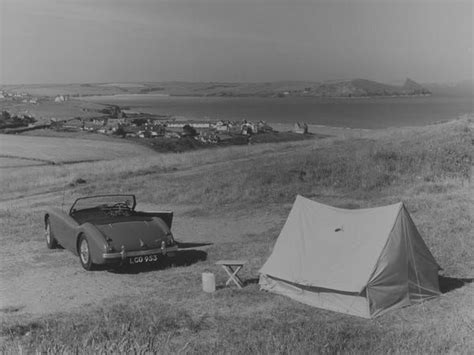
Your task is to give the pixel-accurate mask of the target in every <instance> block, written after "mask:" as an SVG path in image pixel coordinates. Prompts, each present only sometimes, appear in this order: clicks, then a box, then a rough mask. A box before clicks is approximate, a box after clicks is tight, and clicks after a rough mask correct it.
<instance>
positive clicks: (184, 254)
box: [108, 249, 207, 274]
mask: <svg viewBox="0 0 474 355" xmlns="http://www.w3.org/2000/svg"><path fill="white" fill-rule="evenodd" d="M205 260H207V253H206V252H205V251H202V250H194V249H191V250H179V251H178V252H176V254H175V256H173V257H168V256H166V257H162V258H159V259H158V261H156V262H153V263H142V264H134V265H130V264H125V265H121V266H119V267H117V268H114V269H109V270H108V271H109V272H111V273H114V274H140V273H142V272H151V271H159V270H165V269H168V268H171V267H179V266H190V265H193V264H195V263H197V262H199V261H205Z"/></svg>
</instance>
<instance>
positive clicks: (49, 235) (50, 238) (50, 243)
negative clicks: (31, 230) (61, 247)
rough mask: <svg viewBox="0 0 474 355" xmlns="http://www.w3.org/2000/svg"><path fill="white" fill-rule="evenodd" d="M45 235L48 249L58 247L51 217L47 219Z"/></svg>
mask: <svg viewBox="0 0 474 355" xmlns="http://www.w3.org/2000/svg"><path fill="white" fill-rule="evenodd" d="M44 236H45V238H46V246H47V247H48V249H56V248H57V246H58V242H57V241H56V239H55V238H54V235H53V232H52V230H51V222H50V221H49V218H47V219H46V224H45V228H44Z"/></svg>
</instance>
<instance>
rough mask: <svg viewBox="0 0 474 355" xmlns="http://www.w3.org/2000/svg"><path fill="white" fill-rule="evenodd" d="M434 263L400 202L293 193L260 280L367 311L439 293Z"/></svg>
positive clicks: (319, 302) (326, 303)
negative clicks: (342, 200)
mask: <svg viewBox="0 0 474 355" xmlns="http://www.w3.org/2000/svg"><path fill="white" fill-rule="evenodd" d="M439 269H440V267H439V265H438V264H437V262H436V260H435V259H434V257H433V255H432V254H431V253H430V251H429V250H428V247H427V246H426V244H425V243H424V241H423V239H422V238H421V236H420V234H419V233H418V231H417V229H416V227H415V224H414V223H413V221H412V219H411V218H410V215H409V214H408V211H407V210H406V208H405V207H404V205H403V204H402V203H398V204H395V205H390V206H385V207H378V208H368V209H359V210H347V209H341V208H335V207H330V206H326V205H323V204H320V203H317V202H314V201H312V200H309V199H306V198H304V197H301V196H297V198H296V201H295V203H294V205H293V208H292V209H291V212H290V214H289V216H288V219H287V221H286V223H285V225H284V227H283V229H282V231H281V233H280V235H279V237H278V239H277V241H276V244H275V246H274V248H273V252H272V254H271V255H270V257H269V258H268V260H267V261H266V263H265V264H264V265H263V267H262V268H261V269H260V286H261V288H262V289H264V290H268V291H271V292H275V293H278V294H282V295H285V296H288V297H291V298H293V299H295V300H297V301H300V302H303V303H306V304H309V305H312V306H315V307H319V308H324V309H329V310H333V311H337V312H343V313H347V314H352V315H356V316H360V317H364V318H372V317H376V316H379V315H381V314H383V313H385V312H387V311H389V310H392V309H395V308H399V307H404V306H407V305H411V304H413V303H418V302H422V301H424V300H426V299H428V298H431V297H435V296H438V295H439V294H440V291H439V284H438V271H439Z"/></svg>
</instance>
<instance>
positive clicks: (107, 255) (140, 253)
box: [102, 245, 178, 260]
mask: <svg viewBox="0 0 474 355" xmlns="http://www.w3.org/2000/svg"><path fill="white" fill-rule="evenodd" d="M177 250H178V246H177V245H173V246H169V247H166V246H162V247H161V248H156V249H147V250H135V251H126V250H125V249H122V251H121V252H118V253H103V254H102V257H103V258H104V259H105V260H111V259H115V260H116V259H121V260H125V259H127V258H131V257H135V256H146V255H155V254H162V255H166V254H170V253H174V252H176V251H177Z"/></svg>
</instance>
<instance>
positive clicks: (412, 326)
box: [0, 117, 474, 354]
mask: <svg viewBox="0 0 474 355" xmlns="http://www.w3.org/2000/svg"><path fill="white" fill-rule="evenodd" d="M473 128H474V117H470V118H464V119H462V120H457V121H453V122H449V123H445V124H440V125H434V126H429V127H418V128H405V129H393V130H390V131H385V132H380V133H377V134H376V133H373V134H371V135H370V134H369V135H368V137H367V138H346V139H339V138H337V139H323V140H314V141H303V142H293V143H283V144H268V145H266V144H263V145H258V146H250V147H249V146H246V147H231V148H225V149H222V150H212V151H198V152H192V153H183V154H167V155H158V156H156V157H151V158H142V159H132V158H128V159H120V160H114V161H108V162H101V163H87V164H86V163H84V164H79V165H74V166H68V167H66V168H64V169H60V168H59V167H37V168H34V169H36V170H35V174H36V176H38V175H41V178H40V179H34V178H33V177H32V176H31V175H32V173H30V174H27V173H23V174H20V175H19V176H17V178H16V179H15V180H13V179H11V180H9V181H8V185H4V184H2V186H0V192H3V193H7V194H9V195H10V196H11V197H14V196H15V193H16V194H20V193H22V194H25V193H26V194H28V193H29V194H33V193H35V192H38V191H41V192H43V193H44V192H48V191H54V189H56V188H58V186H60V187H62V186H65V185H67V184H68V183H70V182H71V181H74V180H75V179H77V178H78V177H81V178H84V179H85V180H87V182H88V183H87V184H85V185H78V186H70V187H68V188H67V193H68V194H71V195H72V194H74V195H80V194H86V193H96V192H101V193H106V192H116V191H127V192H135V193H136V194H137V195H138V199H139V201H143V202H149V203H156V202H157V201H166V203H167V204H170V205H174V206H177V209H178V210H179V209H180V206H181V207H183V206H185V207H186V208H185V209H184V210H185V211H186V212H185V214H183V215H181V216H179V215H178V218H181V219H178V225H175V228H176V230H177V232H175V233H176V234H177V235H180V234H179V233H178V231H179V232H181V235H182V236H185V235H186V234H185V233H184V231H186V230H187V231H188V233H189V234H188V235H189V236H191V235H194V234H195V235H197V237H196V238H206V237H207V238H211V237H212V238H214V239H212V240H213V244H212V245H211V246H208V247H207V249H204V250H205V252H204V251H202V250H200V251H199V252H200V253H201V254H199V253H198V251H196V252H195V254H193V253H192V252H191V251H188V252H187V254H183V255H184V256H186V255H187V256H188V257H190V256H191V255H201V256H203V255H204V257H201V256H200V257H196V260H194V261H190V260H187V261H186V260H177V261H176V262H175V263H176V264H177V266H175V267H165V268H164V269H162V268H157V269H154V268H152V269H144V270H138V271H136V272H135V271H133V272H132V271H131V272H130V273H126V275H124V276H123V278H122V279H121V280H123V281H121V282H123V289H124V290H125V289H126V285H127V284H128V283H132V282H134V285H137V283H139V285H140V287H142V290H143V293H141V295H139V296H138V297H137V296H136V295H135V296H132V295H131V294H128V293H126V292H125V291H124V292H123V293H120V294H117V295H116V297H113V298H111V299H107V300H106V301H104V302H102V303H100V304H92V305H89V306H86V307H83V308H82V309H81V310H80V311H70V312H66V313H59V314H58V313H52V314H46V315H42V316H37V317H33V318H32V317H31V316H29V315H27V314H23V315H22V314H19V315H15V310H3V313H4V315H5V317H3V320H2V323H1V326H0V336H1V337H2V338H1V340H2V342H1V345H0V351H6V352H18V351H50V352H79V353H91V352H109V353H115V352H119V351H120V352H141V351H144V352H145V351H152V352H162V353H170V352H173V353H174V352H186V353H229V352H230V353H245V354H248V353H272V354H273V353H336V352H357V353H360V352H363V353H440V354H441V353H443V354H444V353H469V352H470V351H472V349H473V347H474V344H473V341H472V324H473V321H474V315H473V312H472V297H473V295H474V287H473V285H472V284H471V282H472V277H473V275H472V270H473V266H474V265H473V261H472V250H474V240H473V238H472V235H473V228H472V206H473V203H474V196H473V193H472V187H471V183H472V181H471V180H472V175H471V174H472V152H473V139H474V136H473ZM37 180H39V181H37ZM20 190H21V191H20ZM12 191H13V192H12ZM15 191H16V192H15ZM296 194H302V195H304V196H307V197H310V198H313V199H315V200H318V201H320V202H323V203H327V204H331V205H334V206H339V207H347V208H359V207H369V206H370V207H373V206H380V205H385V204H389V203H393V202H396V201H400V200H401V201H403V202H404V203H405V204H406V206H407V208H408V210H409V212H410V213H411V215H412V217H413V220H414V222H415V224H416V225H417V227H418V229H419V231H420V233H421V235H422V236H423V238H424V239H425V241H426V243H427V245H428V247H429V248H430V250H431V251H432V253H433V254H434V256H435V258H436V259H437V261H438V262H439V264H440V265H441V266H442V267H443V268H444V274H443V275H444V276H443V277H442V278H441V287H442V291H443V295H442V296H441V297H439V298H438V299H435V300H432V301H429V302H426V303H424V304H421V305H417V306H411V307H407V308H404V309H402V310H396V311H393V312H389V313H387V314H386V315H384V316H382V317H379V318H377V319H375V320H364V319H359V318H357V317H351V316H345V315H342V314H337V313H333V312H330V311H324V310H319V309H315V308H312V307H309V306H306V305H302V304H299V303H296V302H294V301H292V300H289V299H287V298H285V297H281V296H276V295H273V294H269V293H264V292H261V291H259V290H258V286H257V285H256V281H257V278H258V269H259V268H260V266H261V265H262V264H263V263H264V262H265V260H266V258H267V257H268V255H269V253H270V252H271V247H272V245H273V243H274V241H275V238H276V237H277V236H278V233H279V230H280V228H281V227H282V225H283V223H284V221H285V218H286V216H287V213H288V211H289V208H290V207H291V203H292V202H293V201H294V198H295V195H296ZM60 198H61V196H60V195H59V194H57V195H55V197H54V201H58V200H60ZM35 201H36V202H35V204H34V205H33V206H30V204H29V203H28V206H30V207H26V206H24V207H22V208H19V207H16V208H15V207H8V206H4V207H2V208H0V212H1V213H2V221H1V224H0V228H2V230H3V231H4V235H3V236H2V242H3V243H4V245H14V244H16V243H18V241H20V240H21V241H22V243H30V242H29V240H28V237H27V236H31V238H32V239H33V241H34V242H35V243H37V244H35V245H39V242H41V243H42V236H41V235H39V233H36V234H35V232H34V231H35V230H37V228H36V226H34V225H33V221H39V220H40V216H38V215H36V213H37V209H38V208H42V207H44V206H46V205H47V203H48V202H47V201H46V200H44V201H42V200H38V199H36V200H35ZM22 206H23V205H22ZM24 221H28V222H31V223H30V224H31V225H29V224H28V225H26V224H25V223H24ZM179 221H181V222H179ZM229 226H230V227H229ZM196 240H197V241H198V240H199V239H196ZM202 240H203V239H201V241H202ZM181 241H183V240H181ZM23 245H25V244H23ZM26 245H29V244H26ZM63 254H64V253H61V254H55V255H56V257H55V258H52V257H51V255H50V254H48V253H46V252H44V253H43V254H41V256H42V257H41V258H40V259H39V260H42V262H43V263H48V265H56V264H54V263H59V261H61V262H66V261H69V259H66V256H62V255H63ZM242 257H244V258H245V259H248V260H249V265H248V266H246V268H245V270H244V272H243V274H242V275H243V277H244V279H245V280H246V281H247V285H246V287H245V288H244V289H243V290H236V289H232V288H228V289H219V290H218V291H217V292H216V293H214V294H211V295H209V294H205V293H203V292H202V291H201V285H200V282H201V280H200V276H201V273H202V272H204V271H213V272H215V273H216V274H219V270H218V269H217V268H216V266H215V265H214V263H215V261H217V260H219V259H232V258H242ZM48 258H49V259H48ZM58 258H61V259H58ZM188 264H190V265H188ZM27 265H28V264H27ZM34 265H35V264H34V263H32V264H31V267H34ZM23 267H26V266H23ZM51 267H53V266H51ZM56 267H57V266H56ZM101 273H106V271H99V272H97V273H92V276H91V278H94V279H96V278H99V277H101V276H102V274H101ZM88 275H89V274H88ZM58 277H59V275H58ZM71 277H79V276H78V275H76V274H72V273H71ZM119 277H120V275H118V274H107V278H110V279H114V280H115V279H118V278H119ZM224 280H225V279H223V278H218V282H219V284H222V283H223V282H224ZM91 282H92V279H91ZM147 285H152V287H147ZM78 287H79V289H81V288H82V287H84V286H80V285H78Z"/></svg>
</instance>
